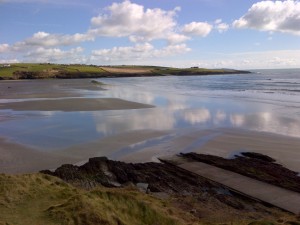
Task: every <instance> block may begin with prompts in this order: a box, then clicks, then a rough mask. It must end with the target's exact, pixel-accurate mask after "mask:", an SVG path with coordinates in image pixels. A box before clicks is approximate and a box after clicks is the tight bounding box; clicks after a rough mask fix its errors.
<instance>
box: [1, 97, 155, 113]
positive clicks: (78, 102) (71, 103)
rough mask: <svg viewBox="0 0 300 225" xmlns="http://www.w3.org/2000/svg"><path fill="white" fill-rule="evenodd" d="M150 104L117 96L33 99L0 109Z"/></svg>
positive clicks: (85, 108)
mask: <svg viewBox="0 0 300 225" xmlns="http://www.w3.org/2000/svg"><path fill="white" fill-rule="evenodd" d="M152 107H153V106H152V105H147V104H141V103H137V102H130V101H126V100H122V99H118V98H97V99H96V98H65V99H50V100H49V99H47V100H35V101H21V102H8V103H3V104H0V109H12V110H15V111H64V112H74V111H98V110H121V109H122V110H123V109H141V108H152Z"/></svg>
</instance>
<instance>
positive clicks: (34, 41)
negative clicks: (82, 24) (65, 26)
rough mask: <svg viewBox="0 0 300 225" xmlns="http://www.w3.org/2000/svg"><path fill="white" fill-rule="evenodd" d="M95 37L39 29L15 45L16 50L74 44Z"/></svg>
mask: <svg viewBox="0 0 300 225" xmlns="http://www.w3.org/2000/svg"><path fill="white" fill-rule="evenodd" d="M92 40H94V37H93V36H91V35H88V34H79V33H76V34H74V35H63V34H49V33H46V32H42V31H39V32H37V33H35V34H33V36H32V37H30V38H28V39H26V40H24V41H22V42H18V43H16V44H15V45H14V46H13V47H14V49H16V50H22V49H26V48H28V47H32V46H39V47H56V46H68V45H74V44H77V43H80V42H84V41H92Z"/></svg>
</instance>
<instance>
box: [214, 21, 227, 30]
mask: <svg viewBox="0 0 300 225" xmlns="http://www.w3.org/2000/svg"><path fill="white" fill-rule="evenodd" d="M214 28H215V29H217V30H218V31H219V33H223V32H225V31H227V30H228V29H229V25H228V24H227V23H223V22H222V20H221V19H217V20H216V21H215V27H214Z"/></svg>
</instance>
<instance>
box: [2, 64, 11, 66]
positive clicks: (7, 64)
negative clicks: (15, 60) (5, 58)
mask: <svg viewBox="0 0 300 225" xmlns="http://www.w3.org/2000/svg"><path fill="white" fill-rule="evenodd" d="M1 67H10V64H2V65H1Z"/></svg>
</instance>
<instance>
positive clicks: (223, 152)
mask: <svg viewBox="0 0 300 225" xmlns="http://www.w3.org/2000/svg"><path fill="white" fill-rule="evenodd" d="M180 152H196V153H202V154H212V155H217V156H221V157H224V158H229V157H233V156H234V155H235V154H238V153H239V152H258V153H262V154H265V155H269V156H270V157H272V158H274V159H276V160H277V162H278V163H280V164H281V165H284V166H285V167H287V168H289V169H291V170H294V171H296V172H300V139H299V138H293V137H288V136H282V135H276V134H271V133H264V132H256V131H246V130H241V129H214V130H200V131H195V130H191V131H188V132H186V133H184V134H182V135H180V136H177V137H175V138H173V139H171V140H170V141H168V142H167V143H160V144H157V145H156V146H150V147H146V148H145V149H143V150H142V151H138V152H134V153H131V154H128V155H124V156H122V157H120V160H122V161H126V162H147V161H157V158H160V157H164V156H169V155H174V154H178V153H180Z"/></svg>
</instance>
